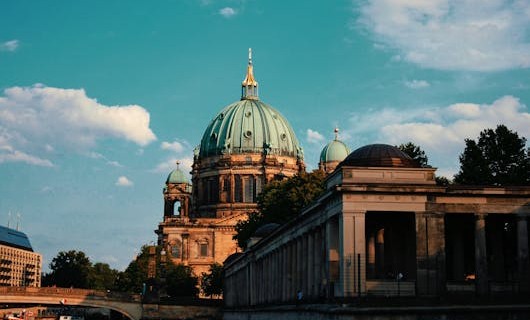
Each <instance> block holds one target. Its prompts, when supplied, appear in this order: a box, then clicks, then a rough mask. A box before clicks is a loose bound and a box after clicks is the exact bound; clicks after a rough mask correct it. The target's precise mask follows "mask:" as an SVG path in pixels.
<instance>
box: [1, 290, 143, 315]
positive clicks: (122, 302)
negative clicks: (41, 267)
mask: <svg viewBox="0 0 530 320" xmlns="http://www.w3.org/2000/svg"><path fill="white" fill-rule="evenodd" d="M0 303H6V304H15V303H20V304H43V305H64V306H83V307H96V308H106V309H111V310H115V311H117V312H120V313H121V314H123V315H125V316H126V317H128V318H129V319H131V320H140V319H142V316H143V305H142V302H141V299H140V296H139V295H130V294H122V293H112V292H111V293H107V292H105V291H99V290H85V289H73V288H54V287H46V288H35V287H0Z"/></svg>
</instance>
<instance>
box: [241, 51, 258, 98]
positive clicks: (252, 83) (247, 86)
mask: <svg viewBox="0 0 530 320" xmlns="http://www.w3.org/2000/svg"><path fill="white" fill-rule="evenodd" d="M243 99H250V100H257V99H258V82H257V81H256V79H254V69H253V66H252V48H248V66H247V75H246V77H245V80H243V82H242V83H241V100H243Z"/></svg>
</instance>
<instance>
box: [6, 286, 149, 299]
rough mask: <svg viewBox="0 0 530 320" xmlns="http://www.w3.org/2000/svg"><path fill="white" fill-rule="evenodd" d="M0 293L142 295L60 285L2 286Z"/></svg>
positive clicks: (104, 297) (95, 297)
mask: <svg viewBox="0 0 530 320" xmlns="http://www.w3.org/2000/svg"><path fill="white" fill-rule="evenodd" d="M0 294H8V295H33V296H39V295H46V296H58V297H63V298H64V297H76V298H77V297H79V298H85V297H86V298H91V299H108V300H120V301H130V302H140V301H141V298H140V295H135V294H129V293H123V292H107V291H103V290H93V289H77V288H59V287H40V288H37V287H0Z"/></svg>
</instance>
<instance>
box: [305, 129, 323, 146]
mask: <svg viewBox="0 0 530 320" xmlns="http://www.w3.org/2000/svg"><path fill="white" fill-rule="evenodd" d="M306 134H307V137H306V140H307V142H309V143H316V144H318V143H322V142H323V141H324V140H325V138H324V136H323V135H322V134H320V133H319V132H318V131H315V130H312V129H307V131H306Z"/></svg>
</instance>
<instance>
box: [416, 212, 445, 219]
mask: <svg viewBox="0 0 530 320" xmlns="http://www.w3.org/2000/svg"><path fill="white" fill-rule="evenodd" d="M414 213H415V215H416V216H421V217H426V218H443V217H445V212H442V211H416V212H414Z"/></svg>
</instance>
